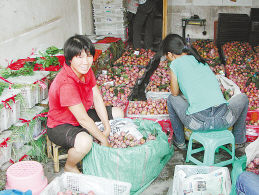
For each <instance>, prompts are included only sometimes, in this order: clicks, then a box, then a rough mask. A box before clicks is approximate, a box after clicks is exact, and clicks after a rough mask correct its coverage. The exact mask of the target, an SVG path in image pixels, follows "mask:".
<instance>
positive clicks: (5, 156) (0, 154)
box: [0, 131, 12, 167]
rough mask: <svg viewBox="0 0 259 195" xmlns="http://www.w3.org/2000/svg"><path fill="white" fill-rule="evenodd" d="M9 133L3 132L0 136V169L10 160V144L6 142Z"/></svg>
mask: <svg viewBox="0 0 259 195" xmlns="http://www.w3.org/2000/svg"><path fill="white" fill-rule="evenodd" d="M10 136H11V131H4V132H2V133H1V135H0V146H1V147H0V167H1V166H2V165H3V164H4V163H6V162H8V161H9V160H10V158H11V149H12V142H10V141H8V137H9V138H10Z"/></svg>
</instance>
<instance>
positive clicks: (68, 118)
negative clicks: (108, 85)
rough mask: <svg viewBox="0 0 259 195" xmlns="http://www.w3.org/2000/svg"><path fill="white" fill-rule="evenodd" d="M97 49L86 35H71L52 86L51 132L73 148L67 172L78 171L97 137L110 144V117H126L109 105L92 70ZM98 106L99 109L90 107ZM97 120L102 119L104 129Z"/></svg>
mask: <svg viewBox="0 0 259 195" xmlns="http://www.w3.org/2000/svg"><path fill="white" fill-rule="evenodd" d="M94 54H95V48H94V45H93V44H92V42H91V41H90V39H89V38H87V37H86V36H84V35H75V36H73V37H70V38H69V39H68V40H67V41H66V42H65V45H64V56H65V60H66V63H65V64H64V66H63V68H62V69H61V71H60V72H59V73H58V74H57V76H56V77H55V79H54V81H53V83H52V84H51V86H50V89H49V112H48V121H47V126H48V129H47V135H48V137H49V139H50V140H51V141H52V142H54V143H55V144H57V145H59V146H63V147H67V148H69V150H68V158H67V161H66V164H65V168H64V170H65V171H69V172H77V173H79V170H78V168H77V163H78V162H80V161H81V160H82V159H83V157H84V156H85V155H86V154H87V153H88V152H89V151H90V150H91V147H92V142H93V138H92V136H93V137H95V138H96V139H97V140H99V141H100V142H101V145H103V146H107V147H110V144H109V143H108V136H109V134H110V131H111V127H110V124H109V120H110V119H113V118H123V117H124V114H123V111H122V110H121V109H120V108H118V107H113V108H112V107H105V105H104V102H103V99H102V96H101V93H100V91H99V89H98V87H97V85H96V80H95V76H94V73H93V71H92V69H91V66H92V64H93V56H94ZM92 105H94V107H95V110H93V109H90V107H91V106H92ZM95 121H101V122H102V123H103V125H104V131H103V132H102V131H100V129H98V127H97V126H96V125H95Z"/></svg>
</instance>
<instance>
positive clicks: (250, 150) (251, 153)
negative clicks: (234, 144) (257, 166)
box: [245, 137, 259, 166]
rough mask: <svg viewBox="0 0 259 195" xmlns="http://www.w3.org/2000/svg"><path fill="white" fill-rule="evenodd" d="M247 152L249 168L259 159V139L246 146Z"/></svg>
mask: <svg viewBox="0 0 259 195" xmlns="http://www.w3.org/2000/svg"><path fill="white" fill-rule="evenodd" d="M245 152H246V158H247V160H246V166H247V165H248V164H249V163H250V162H251V161H253V160H254V159H255V158H256V157H259V137H258V138H257V139H256V140H255V141H254V142H252V143H251V144H249V145H248V146H246V148H245Z"/></svg>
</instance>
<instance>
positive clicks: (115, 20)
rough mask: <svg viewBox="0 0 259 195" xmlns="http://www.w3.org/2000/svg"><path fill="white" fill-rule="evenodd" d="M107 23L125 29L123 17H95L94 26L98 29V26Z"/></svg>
mask: <svg viewBox="0 0 259 195" xmlns="http://www.w3.org/2000/svg"><path fill="white" fill-rule="evenodd" d="M105 23H108V24H107V25H110V24H113V23H114V24H115V25H116V27H117V26H118V27H117V28H123V27H124V20H123V16H122V17H121V16H105V15H104V16H94V24H95V26H96V27H98V24H100V25H103V24H105ZM99 28H100V26H99Z"/></svg>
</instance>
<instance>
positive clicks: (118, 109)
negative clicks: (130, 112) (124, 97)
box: [112, 107, 124, 119]
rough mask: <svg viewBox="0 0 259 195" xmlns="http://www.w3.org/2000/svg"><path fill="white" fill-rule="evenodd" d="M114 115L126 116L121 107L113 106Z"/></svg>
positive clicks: (118, 116) (115, 116) (117, 116)
mask: <svg viewBox="0 0 259 195" xmlns="http://www.w3.org/2000/svg"><path fill="white" fill-rule="evenodd" d="M112 117H113V118H114V119H116V118H124V112H123V110H122V109H121V108H119V107H112Z"/></svg>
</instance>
